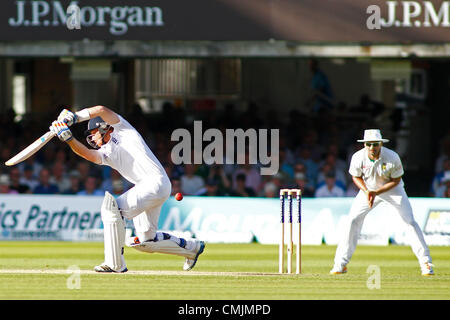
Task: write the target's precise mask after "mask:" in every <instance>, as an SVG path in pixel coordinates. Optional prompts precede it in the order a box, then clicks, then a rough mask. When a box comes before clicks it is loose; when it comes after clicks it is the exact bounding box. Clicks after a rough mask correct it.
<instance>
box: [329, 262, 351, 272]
mask: <svg viewBox="0 0 450 320" xmlns="http://www.w3.org/2000/svg"><path fill="white" fill-rule="evenodd" d="M342 273H347V266H346V265H345V264H335V265H334V267H333V269H331V271H330V274H342Z"/></svg>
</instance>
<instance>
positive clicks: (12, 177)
mask: <svg viewBox="0 0 450 320" xmlns="http://www.w3.org/2000/svg"><path fill="white" fill-rule="evenodd" d="M9 181H10V184H9V188H10V189H11V190H16V191H17V192H18V193H31V189H30V187H29V186H27V185H26V184H22V183H20V170H19V168H18V167H12V168H11V169H10V171H9Z"/></svg>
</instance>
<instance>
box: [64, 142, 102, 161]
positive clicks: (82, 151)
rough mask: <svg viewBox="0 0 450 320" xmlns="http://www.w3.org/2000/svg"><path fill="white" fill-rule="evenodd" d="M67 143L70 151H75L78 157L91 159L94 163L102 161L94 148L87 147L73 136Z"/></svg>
mask: <svg viewBox="0 0 450 320" xmlns="http://www.w3.org/2000/svg"><path fill="white" fill-rule="evenodd" d="M67 144H68V145H69V147H70V149H72V151H73V152H75V153H76V154H77V155H79V156H80V157H82V158H84V159H86V160H88V161H91V162H93V163H95V164H101V162H102V159H101V155H100V154H99V153H98V152H97V151H96V150H92V149H89V148H87V147H86V146H85V145H84V144H82V143H81V142H80V141H78V140H77V139H75V138H73V139H72V140H70V141H69V142H67Z"/></svg>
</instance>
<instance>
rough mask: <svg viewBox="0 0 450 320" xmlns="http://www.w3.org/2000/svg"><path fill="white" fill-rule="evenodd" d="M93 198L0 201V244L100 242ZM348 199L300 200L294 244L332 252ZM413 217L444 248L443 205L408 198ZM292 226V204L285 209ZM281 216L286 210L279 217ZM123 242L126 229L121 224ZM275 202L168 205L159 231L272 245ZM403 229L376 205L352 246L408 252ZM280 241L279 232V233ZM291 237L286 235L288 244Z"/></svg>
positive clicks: (449, 221) (449, 220) (276, 227)
mask: <svg viewBox="0 0 450 320" xmlns="http://www.w3.org/2000/svg"><path fill="white" fill-rule="evenodd" d="M102 201H103V197H101V196H91V197H89V196H88V197H82V196H36V195H1V196H0V239H3V240H67V241H102V240H103V234H102V223H101V216H100V207H101V203H102ZM352 201H353V198H327V199H326V201H324V199H323V198H306V199H302V216H301V217H302V220H301V222H302V224H301V227H302V235H301V236H302V244H322V243H326V244H337V243H338V240H339V237H340V235H341V234H342V232H343V228H344V226H345V222H346V219H347V214H348V212H349V209H350V206H351V204H352ZM410 201H411V205H412V207H413V211H414V217H415V219H416V221H417V223H418V224H419V226H420V227H421V229H422V230H424V234H425V237H426V239H427V240H428V239H429V241H430V245H431V244H433V245H450V241H449V240H450V232H449V231H450V227H449V226H450V214H449V212H450V199H439V198H410ZM293 211H294V212H293V221H294V222H296V221H297V220H296V219H297V212H298V209H297V202H296V201H295V200H294V202H293ZM286 212H287V210H286ZM127 228H128V229H129V230H128V235H132V234H133V233H132V232H133V231H132V230H131V229H132V228H133V225H132V222H131V221H127ZM280 228H281V224H280V201H279V200H278V199H267V198H233V197H189V196H186V197H184V199H183V200H182V201H176V200H175V199H173V198H170V199H169V200H168V201H167V202H166V203H165V204H164V205H163V207H162V210H161V214H160V219H159V225H158V229H159V230H164V231H167V232H172V233H176V234H179V235H182V236H183V237H187V238H190V237H191V236H192V237H196V238H200V239H203V240H205V241H208V242H225V243H237V242H240V243H242V242H251V241H257V242H259V243H265V244H277V243H278V241H279V235H280ZM405 231H406V225H405V224H404V222H403V221H402V219H401V218H400V216H399V215H398V214H397V213H396V212H395V211H392V209H391V208H390V207H389V206H385V205H384V204H382V203H381V204H380V205H378V206H377V207H375V208H374V209H373V210H372V211H371V212H370V213H369V214H368V215H367V216H366V218H365V221H364V225H363V228H362V231H361V236H360V239H359V243H360V244H372V245H387V244H388V243H389V242H393V243H398V244H408V238H407V234H406V232H405ZM285 234H287V232H285ZM297 236H298V234H297V232H296V229H295V228H294V242H296V239H297V238H298V237H297Z"/></svg>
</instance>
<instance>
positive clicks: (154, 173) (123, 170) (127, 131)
mask: <svg viewBox="0 0 450 320" xmlns="http://www.w3.org/2000/svg"><path fill="white" fill-rule="evenodd" d="M118 116H119V119H120V121H119V122H118V123H116V124H113V125H112V127H113V128H114V131H113V132H112V133H111V139H110V140H109V142H108V143H106V144H105V145H103V146H102V147H101V148H100V149H99V150H98V152H99V153H100V154H101V159H102V163H101V164H102V165H108V166H110V167H112V168H114V169H116V170H117V171H118V172H119V173H120V174H121V175H122V176H123V177H124V178H125V179H127V180H128V181H130V182H131V183H133V184H137V183H139V182H140V181H141V180H142V179H149V177H150V178H151V179H152V181H154V180H156V179H160V178H163V177H165V178H167V179H168V177H167V174H166V171H165V170H164V167H163V166H162V165H161V163H160V162H159V160H158V159H157V158H156V157H155V155H154V154H153V152H152V151H151V150H150V148H149V147H148V146H147V144H146V143H145V141H144V139H143V138H142V136H141V135H140V134H139V133H138V132H137V131H136V129H135V128H134V127H133V126H132V125H131V124H130V123H128V121H126V120H125V119H124V118H122V117H121V116H120V115H118Z"/></svg>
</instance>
